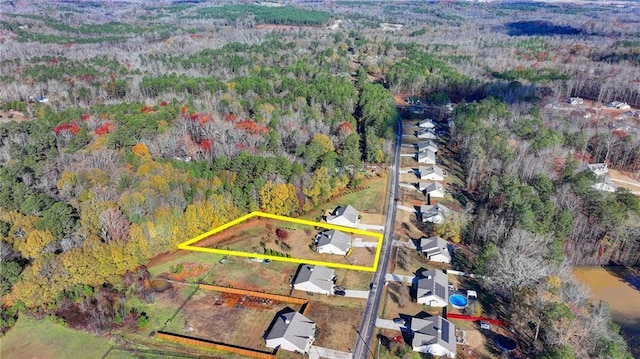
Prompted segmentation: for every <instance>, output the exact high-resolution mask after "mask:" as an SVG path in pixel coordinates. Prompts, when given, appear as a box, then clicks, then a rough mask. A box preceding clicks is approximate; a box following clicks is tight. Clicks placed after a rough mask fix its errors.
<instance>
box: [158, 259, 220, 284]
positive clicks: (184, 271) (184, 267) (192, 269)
mask: <svg viewBox="0 0 640 359" xmlns="http://www.w3.org/2000/svg"><path fill="white" fill-rule="evenodd" d="M210 268H211V266H209V265H206V264H201V263H181V264H179V265H178V266H176V268H175V270H177V272H176V273H162V274H161V275H160V277H163V278H167V279H170V280H175V281H178V282H185V281H186V280H187V279H190V278H195V277H199V276H201V275H203V274H205V273H206V272H207V271H208V270H209V269H210Z"/></svg>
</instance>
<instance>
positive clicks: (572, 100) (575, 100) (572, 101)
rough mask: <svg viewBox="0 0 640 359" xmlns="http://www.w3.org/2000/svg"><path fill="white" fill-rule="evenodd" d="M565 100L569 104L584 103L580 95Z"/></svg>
mask: <svg viewBox="0 0 640 359" xmlns="http://www.w3.org/2000/svg"><path fill="white" fill-rule="evenodd" d="M567 102H568V103H569V104H571V105H582V104H583V103H584V100H583V99H582V98H580V97H569V99H568V100H567Z"/></svg>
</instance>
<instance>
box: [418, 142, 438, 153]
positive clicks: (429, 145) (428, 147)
mask: <svg viewBox="0 0 640 359" xmlns="http://www.w3.org/2000/svg"><path fill="white" fill-rule="evenodd" d="M415 147H416V151H418V152H424V151H432V152H438V144H437V143H436V142H435V141H434V140H425V141H420V142H418V143H416V145H415Z"/></svg>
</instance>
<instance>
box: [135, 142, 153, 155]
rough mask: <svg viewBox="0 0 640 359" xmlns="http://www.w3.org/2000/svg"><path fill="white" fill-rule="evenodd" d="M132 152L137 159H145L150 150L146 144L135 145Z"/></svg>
mask: <svg viewBox="0 0 640 359" xmlns="http://www.w3.org/2000/svg"><path fill="white" fill-rule="evenodd" d="M131 151H133V154H134V155H136V156H137V157H144V156H147V155H148V154H149V149H148V148H147V145H145V144H144V143H137V144H135V145H134V146H133V147H131Z"/></svg>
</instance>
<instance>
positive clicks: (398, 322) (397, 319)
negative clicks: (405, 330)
mask: <svg viewBox="0 0 640 359" xmlns="http://www.w3.org/2000/svg"><path fill="white" fill-rule="evenodd" d="M393 322H394V323H396V324H400V325H404V324H405V320H404V319H402V318H393Z"/></svg>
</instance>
